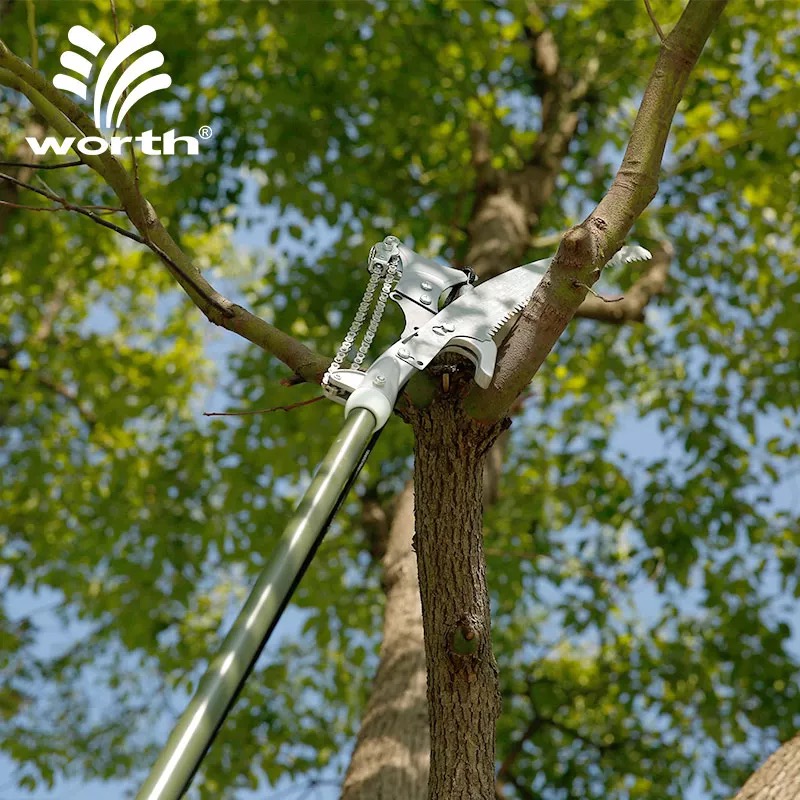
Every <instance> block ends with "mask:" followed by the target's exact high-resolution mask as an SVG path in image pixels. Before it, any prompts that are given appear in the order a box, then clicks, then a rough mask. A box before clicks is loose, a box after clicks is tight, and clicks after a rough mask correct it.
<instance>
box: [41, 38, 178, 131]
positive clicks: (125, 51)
mask: <svg viewBox="0 0 800 800" xmlns="http://www.w3.org/2000/svg"><path fill="white" fill-rule="evenodd" d="M67 38H68V39H69V41H70V43H71V44H73V45H75V47H79V48H80V49H81V50H84V51H85V52H87V53H89V54H90V55H92V56H94V57H95V58H96V57H97V55H98V54H99V53H100V51H101V50H102V49H103V47H105V43H104V42H103V40H102V39H100V38H98V37H97V36H95V34H93V33H92V32H91V31H90V30H87V29H86V28H84V27H83V26H82V25H74V26H73V27H71V28H70V29H69V32H68V34H67ZM155 40H156V31H155V28H153V27H152V26H151V25H143V26H142V27H141V28H137V29H136V30H135V31H133V32H132V33H129V34H128V35H127V36H126V37H125V38H124V39H122V40H121V41H120V42H119V44H118V45H117V46H116V47H114V49H113V50H112V51H111V52H110V53H109V54H108V57H107V58H106V60H105V63H104V64H103V67H102V69H101V70H100V74H99V75H98V76H97V82H96V84H95V87H94V124H95V125H96V126H97V127H98V128H119V127H121V125H122V120H123V119H124V118H125V115H126V114H127V113H128V111H130V110H131V108H132V107H133V106H134V105H135V104H136V103H138V102H139V100H141V99H142V98H143V97H146V96H147V95H148V94H152V93H153V92H157V91H158V90H159V89H166V88H168V87H169V86H171V85H172V78H170V76H169V75H167V74H166V73H164V72H161V73H159V74H158V75H151V76H150V77H149V78H145V80H143V81H142V82H141V83H139V84H138V85H136V86H135V87H134V88H133V89H132V90H131V92H130V93H129V94H128V96H127V97H126V98H125V100H124V101H123V103H122V105H121V106H120V107H119V110H118V111H117V105H118V104H119V101H120V100H121V99H122V97H123V95H124V93H125V90H126V89H127V88H128V87H129V86H131V85H132V84H133V83H134V82H135V81H137V80H138V79H139V78H141V77H142V76H143V75H145V74H147V73H148V72H153V71H154V70H157V69H158V68H159V67H161V66H163V64H164V55H163V54H162V53H161V52H160V51H159V50H151V51H149V52H147V53H145V54H144V55H141V56H139V58H137V59H136V60H135V61H134V62H133V63H132V64H131V65H130V66H129V67H128V68H127V69H126V70H125V71H124V72H123V73H122V75H120V76H119V78H117V81H116V83H115V84H114V85H113V88H111V93H110V94H109V96H108V104H107V106H106V113H105V124H103V115H102V108H103V98H104V96H105V94H106V89H107V88H109V82H110V80H111V78H112V75H113V73H114V71H115V70H116V69H117V67H119V66H120V65H121V64H122V62H123V61H125V59H127V58H130V57H131V56H132V55H133V54H134V53H136V52H137V51H139V50H143V49H144V48H146V47H149V46H150V45H151V44H153V42H155ZM61 66H62V67H64V69H68V70H70V71H71V72H76V73H77V74H78V75H80V76H81V77H82V78H84V79H87V78H88V77H89V73H90V72H91V71H92V62H91V61H90V60H89V59H88V58H86V57H85V56H82V55H80V53H75V52H73V51H72V50H67V51H66V52H65V53H63V54H62V55H61ZM53 85H54V86H55V87H56V88H57V89H62V90H64V91H67V92H72V94H76V95H78V97H80V98H82V99H83V100H85V99H86V92H87V89H88V87H87V85H86V83H84V82H83V81H80V80H78V79H77V78H75V77H73V76H72V75H65V74H64V73H63V72H62V73H59V74H58V75H56V76H55V78H54V79H53ZM115 112H116V118H115Z"/></svg>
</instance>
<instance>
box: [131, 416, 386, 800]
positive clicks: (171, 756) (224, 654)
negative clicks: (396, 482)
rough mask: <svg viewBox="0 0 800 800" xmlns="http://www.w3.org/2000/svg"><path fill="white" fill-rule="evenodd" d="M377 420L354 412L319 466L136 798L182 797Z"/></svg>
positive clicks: (322, 532)
mask: <svg viewBox="0 0 800 800" xmlns="http://www.w3.org/2000/svg"><path fill="white" fill-rule="evenodd" d="M375 428H376V420H375V417H374V416H373V414H372V413H371V412H369V411H367V410H365V409H355V410H354V411H353V412H352V413H350V414H349V415H348V417H347V419H346V421H345V424H344V427H343V428H342V430H341V431H340V433H339V435H338V436H337V437H336V440H335V441H334V443H333V445H331V448H330V450H329V451H328V453H327V455H326V456H325V458H324V459H323V461H322V463H321V464H320V465H319V469H318V470H317V473H316V475H315V476H314V478H313V480H312V481H311V485H310V486H309V487H308V490H307V491H306V493H305V495H304V496H303V499H302V500H301V501H300V504H299V505H298V507H297V510H296V511H295V513H294V516H293V517H292V519H291V521H290V522H289V524H288V526H287V527H286V530H285V531H284V534H283V536H282V537H281V540H280V542H279V543H278V546H277V547H276V549H275V552H274V554H273V557H272V560H271V561H270V563H269V564H267V566H266V567H265V568H264V570H263V572H262V573H261V575H260V576H259V578H258V580H257V581H256V584H255V586H254V587H253V590H252V592H251V593H250V596H249V597H248V598H247V602H246V603H245V604H244V608H242V610H241V612H240V613H239V616H238V617H237V618H236V621H235V622H234V623H233V627H232V628H231V630H230V632H229V633H228V635H227V636H226V637H225V641H224V642H223V643H222V646H221V647H220V649H219V652H218V653H217V655H216V656H215V657H214V660H213V661H212V662H211V664H210V665H209V667H208V669H207V670H206V673H205V675H204V676H203V679H202V680H201V681H200V684H199V686H198V687H197V692H196V693H195V696H194V697H193V698H192V700H191V702H190V703H189V705H188V706H187V708H186V710H185V711H184V712H183V714H182V715H181V717H180V719H179V720H178V722H177V724H176V725H175V728H174V730H173V731H172V733H171V734H170V737H169V739H168V740H167V743H166V745H165V746H164V749H163V750H162V751H161V755H160V756H159V757H158V760H157V761H156V763H155V765H154V766H153V768H152V770H151V771H150V775H149V776H148V778H147V780H146V781H145V782H144V785H143V786H142V788H141V789H140V790H139V794H137V795H136V800H178V798H180V797H182V796H183V794H184V792H185V791H186V790H187V789H188V788H189V783H190V782H191V780H192V778H193V777H194V774H195V772H196V771H197V768H198V767H199V766H200V762H201V761H202V760H203V756H204V755H205V753H206V751H207V750H208V748H209V747H210V745H211V742H212V741H213V739H214V736H215V735H216V732H217V730H218V729H219V727H220V725H222V722H223V721H224V719H225V717H226V715H227V713H228V711H229V709H230V708H231V706H232V705H233V703H234V701H235V700H236V697H237V695H238V694H239V690H240V689H241V688H242V686H243V684H244V682H245V680H246V679H247V676H248V674H249V673H250V670H251V669H252V667H253V664H254V663H255V661H256V659H257V658H258V655H259V653H260V652H261V650H262V648H263V647H264V645H265V644H266V642H267V639H268V638H269V636H270V634H271V633H272V629H273V628H274V627H275V624H276V623H277V621H278V618H279V617H280V615H281V613H282V612H283V609H284V608H285V606H286V604H287V603H288V602H289V598H290V597H291V595H292V592H293V591H294V588H295V586H296V585H297V583H298V582H299V581H300V578H301V577H302V575H303V572H305V569H306V567H307V566H308V564H309V562H310V561H311V559H312V558H313V556H314V553H315V551H316V549H317V547H318V545H319V543H320V542H321V541H322V538H323V536H324V535H325V532H326V531H327V529H328V526H329V525H330V522H331V519H332V518H333V515H334V514H335V513H336V510H337V509H338V507H339V505H340V504H341V502H342V501H343V500H344V498H345V496H346V495H347V492H348V491H349V489H350V486H351V485H352V483H353V481H354V480H355V478H356V476H357V475H358V472H359V470H360V469H361V466H362V465H363V463H364V461H365V460H366V457H367V455H368V454H369V451H370V450H371V447H372V444H374V442H375V439H376V438H377V432H376V430H375Z"/></svg>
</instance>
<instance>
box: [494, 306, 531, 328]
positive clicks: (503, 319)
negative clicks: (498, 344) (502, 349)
mask: <svg viewBox="0 0 800 800" xmlns="http://www.w3.org/2000/svg"><path fill="white" fill-rule="evenodd" d="M528 300H530V298H527V299H526V300H522V301H521V302H519V303H517V304H516V305H515V306H514V307H513V308H512V309H511V310H510V311H507V312H506V313H505V314H503V316H502V317H501V318H500V319H499V320H498V321H497V322H495V324H494V325H492V327H491V328H489V336H494V335H495V334H496V333H497V332H498V331H499V330H500V328H502V327H503V325H505V324H506V322H508V321H509V320H510V319H511V317H513V316H515V315H517V314H519V312H520V311H522V309H523V308H525V306H526V305H528Z"/></svg>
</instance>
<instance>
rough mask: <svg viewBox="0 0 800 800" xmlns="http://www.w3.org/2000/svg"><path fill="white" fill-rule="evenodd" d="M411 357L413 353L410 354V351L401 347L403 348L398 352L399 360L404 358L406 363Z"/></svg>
mask: <svg viewBox="0 0 800 800" xmlns="http://www.w3.org/2000/svg"><path fill="white" fill-rule="evenodd" d="M410 356H411V353H409V352H408V350H406V348H405V347H401V348H400V349H399V350H398V351H397V357H398V358H402V359H403V360H404V361H405V360H406V359H407V358H409V357H410Z"/></svg>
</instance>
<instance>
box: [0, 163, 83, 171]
mask: <svg viewBox="0 0 800 800" xmlns="http://www.w3.org/2000/svg"><path fill="white" fill-rule="evenodd" d="M83 163H84V162H83V161H65V162H64V163H63V164H34V163H32V162H29V161H0V167H23V168H28V169H64V168H65V167H80V166H81V165H82V164H83Z"/></svg>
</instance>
